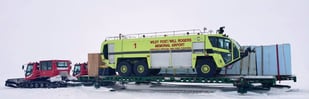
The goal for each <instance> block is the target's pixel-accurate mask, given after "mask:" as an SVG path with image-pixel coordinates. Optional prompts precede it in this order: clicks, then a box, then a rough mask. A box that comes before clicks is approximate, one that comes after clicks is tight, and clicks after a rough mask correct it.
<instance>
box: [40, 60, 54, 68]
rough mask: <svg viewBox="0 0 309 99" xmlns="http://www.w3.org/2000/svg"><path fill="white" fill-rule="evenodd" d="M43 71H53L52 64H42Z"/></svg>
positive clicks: (47, 62)
mask: <svg viewBox="0 0 309 99" xmlns="http://www.w3.org/2000/svg"><path fill="white" fill-rule="evenodd" d="M40 68H41V70H51V69H52V63H51V62H49V61H46V62H41V63H40Z"/></svg>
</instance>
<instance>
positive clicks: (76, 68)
mask: <svg viewBox="0 0 309 99" xmlns="http://www.w3.org/2000/svg"><path fill="white" fill-rule="evenodd" d="M80 68H81V67H80V65H75V66H74V69H73V76H75V75H77V74H79V73H80Z"/></svg>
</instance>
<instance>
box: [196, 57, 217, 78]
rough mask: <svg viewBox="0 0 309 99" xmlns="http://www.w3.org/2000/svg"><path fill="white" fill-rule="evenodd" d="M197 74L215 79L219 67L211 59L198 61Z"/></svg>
mask: <svg viewBox="0 0 309 99" xmlns="http://www.w3.org/2000/svg"><path fill="white" fill-rule="evenodd" d="M196 72H197V74H198V75H199V76H202V77H213V76H215V74H216V73H217V67H216V66H215V64H214V62H212V61H211V60H209V59H206V60H198V61H197V64H196Z"/></svg>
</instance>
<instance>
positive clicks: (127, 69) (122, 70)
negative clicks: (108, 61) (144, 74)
mask: <svg viewBox="0 0 309 99" xmlns="http://www.w3.org/2000/svg"><path fill="white" fill-rule="evenodd" d="M117 72H118V73H119V75H120V76H130V75H132V74H133V73H132V65H131V64H130V63H128V62H126V61H122V62H120V63H118V64H117Z"/></svg>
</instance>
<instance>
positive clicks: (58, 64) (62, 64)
mask: <svg viewBox="0 0 309 99" xmlns="http://www.w3.org/2000/svg"><path fill="white" fill-rule="evenodd" d="M57 67H60V68H66V67H68V63H67V62H57Z"/></svg>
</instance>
